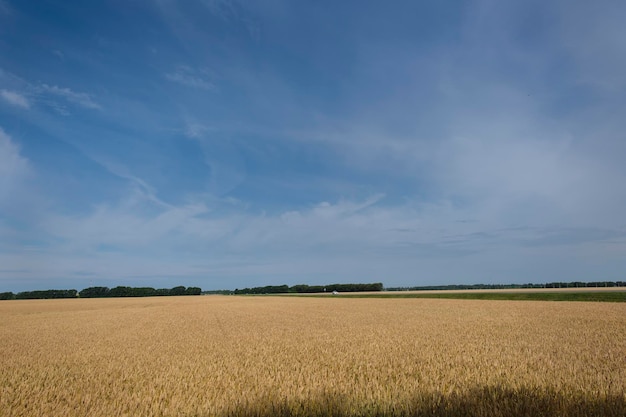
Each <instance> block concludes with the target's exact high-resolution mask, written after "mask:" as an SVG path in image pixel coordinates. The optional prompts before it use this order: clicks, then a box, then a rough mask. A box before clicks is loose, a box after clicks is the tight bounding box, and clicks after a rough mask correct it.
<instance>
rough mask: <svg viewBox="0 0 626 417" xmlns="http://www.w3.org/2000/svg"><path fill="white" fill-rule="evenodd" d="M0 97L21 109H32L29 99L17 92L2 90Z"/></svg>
mask: <svg viewBox="0 0 626 417" xmlns="http://www.w3.org/2000/svg"><path fill="white" fill-rule="evenodd" d="M0 96H2V98H3V99H4V100H6V101H7V102H8V103H10V104H12V105H13V106H17V107H21V108H23V109H28V108H30V103H29V102H28V99H26V97H25V96H23V95H22V94H20V93H16V92H15V91H8V90H0Z"/></svg>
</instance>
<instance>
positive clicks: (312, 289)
mask: <svg viewBox="0 0 626 417" xmlns="http://www.w3.org/2000/svg"><path fill="white" fill-rule="evenodd" d="M382 290H383V284H382V283H380V282H375V283H372V284H330V285H305V284H299V285H293V286H291V287H290V286H288V285H267V286H265V287H253V288H243V289H239V288H237V289H235V291H233V294H236V295H240V294H287V293H298V294H304V293H319V292H333V291H337V292H363V291H382Z"/></svg>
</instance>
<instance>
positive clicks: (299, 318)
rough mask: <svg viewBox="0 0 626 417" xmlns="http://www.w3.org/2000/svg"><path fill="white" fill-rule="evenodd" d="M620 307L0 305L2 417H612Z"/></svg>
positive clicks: (618, 392)
mask: <svg viewBox="0 0 626 417" xmlns="http://www.w3.org/2000/svg"><path fill="white" fill-rule="evenodd" d="M624 335H626V304H623V303H593V302H588V303H578V302H561V303H559V302H540V301H474V300H429V299H345V298H333V297H323V298H300V297H236V296H195V297H162V298H134V299H75V300H74V299H72V300H24V301H21V300H16V301H5V302H0V415H1V416H107V417H108V416H219V417H222V416H240V415H241V416H259V417H264V416H325V415H331V416H421V415H428V416H537V415H547V416H590V415H597V416H624V415H626V337H625V336H624Z"/></svg>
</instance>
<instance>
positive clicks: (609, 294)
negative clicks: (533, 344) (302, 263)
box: [318, 291, 626, 303]
mask: <svg viewBox="0 0 626 417" xmlns="http://www.w3.org/2000/svg"><path fill="white" fill-rule="evenodd" d="M318 296H320V297H329V295H327V294H324V295H318ZM332 297H350V298H450V299H461V300H532V301H608V302H616V303H624V302H626V291H606V292H595V291H594V292H518V293H514V292H510V293H506V292H475V293H474V292H462V293H432V294H430V293H419V294H415V293H403V292H401V291H398V292H395V291H390V292H381V293H378V294H347V293H343V294H341V293H340V294H337V295H333V296H332Z"/></svg>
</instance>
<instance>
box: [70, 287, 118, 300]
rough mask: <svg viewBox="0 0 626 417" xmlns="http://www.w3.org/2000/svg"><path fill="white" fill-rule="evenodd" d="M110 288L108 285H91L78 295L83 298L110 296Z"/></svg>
mask: <svg viewBox="0 0 626 417" xmlns="http://www.w3.org/2000/svg"><path fill="white" fill-rule="evenodd" d="M109 292H110V290H109V288H108V287H89V288H85V289H84V290H82V291H80V292H79V293H78V295H79V296H80V297H81V298H102V297H108V296H109Z"/></svg>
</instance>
